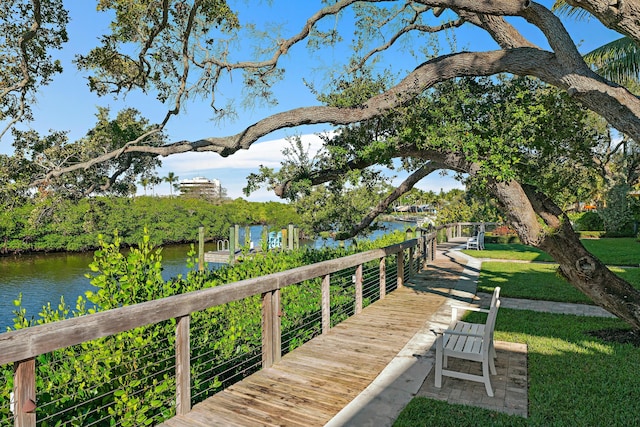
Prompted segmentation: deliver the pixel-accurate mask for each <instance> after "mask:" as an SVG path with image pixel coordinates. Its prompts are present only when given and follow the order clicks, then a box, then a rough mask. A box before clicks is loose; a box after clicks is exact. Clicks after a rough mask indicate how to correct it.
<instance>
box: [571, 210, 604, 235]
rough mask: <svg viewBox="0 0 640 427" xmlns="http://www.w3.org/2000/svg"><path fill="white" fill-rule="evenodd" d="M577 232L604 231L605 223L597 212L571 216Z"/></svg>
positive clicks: (579, 213)
mask: <svg viewBox="0 0 640 427" xmlns="http://www.w3.org/2000/svg"><path fill="white" fill-rule="evenodd" d="M569 219H570V220H571V223H572V224H573V229H574V230H576V231H604V222H603V221H602V218H601V217H600V215H598V213H596V212H578V213H573V214H570V215H569Z"/></svg>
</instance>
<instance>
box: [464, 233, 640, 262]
mask: <svg viewBox="0 0 640 427" xmlns="http://www.w3.org/2000/svg"><path fill="white" fill-rule="evenodd" d="M581 242H582V244H583V245H584V247H585V248H586V249H587V250H588V251H589V252H591V253H592V254H593V255H595V256H596V257H598V258H599V259H600V260H601V261H602V262H604V263H605V264H607V265H619V266H635V267H638V266H640V242H638V240H637V239H635V238H631V237H628V238H615V239H582V240H581ZM485 246H486V249H485V250H483V251H476V250H466V249H465V250H463V251H462V252H463V253H465V254H467V255H469V256H472V257H474V258H489V259H505V260H516V261H545V262H547V261H549V262H553V258H551V257H550V256H549V255H548V254H546V253H545V252H542V251H541V250H539V249H536V248H534V247H531V246H527V245H523V244H519V243H510V244H497V243H487V244H486V245H485Z"/></svg>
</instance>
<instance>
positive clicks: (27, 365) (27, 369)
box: [13, 359, 36, 427]
mask: <svg viewBox="0 0 640 427" xmlns="http://www.w3.org/2000/svg"><path fill="white" fill-rule="evenodd" d="M13 399H14V405H13V413H14V416H15V426H16V427H36V360H35V359H27V360H22V361H20V362H16V363H15V365H14V374H13Z"/></svg>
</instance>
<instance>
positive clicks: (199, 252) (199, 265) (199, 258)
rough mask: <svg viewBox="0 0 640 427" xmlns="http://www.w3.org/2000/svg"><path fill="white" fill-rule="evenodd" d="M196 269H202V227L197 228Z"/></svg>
mask: <svg viewBox="0 0 640 427" xmlns="http://www.w3.org/2000/svg"><path fill="white" fill-rule="evenodd" d="M198 271H204V227H203V226H200V227H199V228H198Z"/></svg>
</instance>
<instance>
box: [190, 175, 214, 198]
mask: <svg viewBox="0 0 640 427" xmlns="http://www.w3.org/2000/svg"><path fill="white" fill-rule="evenodd" d="M180 192H181V193H182V194H193V195H198V196H204V197H210V198H220V197H223V196H224V194H223V193H224V191H223V188H222V184H221V183H220V181H219V180H217V179H208V178H205V177H202V176H198V177H196V178H191V179H183V180H182V181H180Z"/></svg>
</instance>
